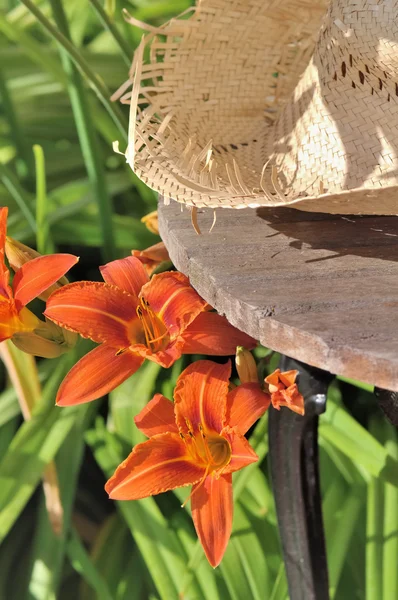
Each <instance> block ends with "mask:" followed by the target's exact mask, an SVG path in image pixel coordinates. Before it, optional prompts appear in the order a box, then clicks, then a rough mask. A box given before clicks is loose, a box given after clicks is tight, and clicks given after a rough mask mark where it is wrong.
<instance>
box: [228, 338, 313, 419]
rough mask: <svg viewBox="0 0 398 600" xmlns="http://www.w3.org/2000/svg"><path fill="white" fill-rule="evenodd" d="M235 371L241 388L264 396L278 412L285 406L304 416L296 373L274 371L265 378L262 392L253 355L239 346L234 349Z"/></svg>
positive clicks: (302, 401)
mask: <svg viewBox="0 0 398 600" xmlns="http://www.w3.org/2000/svg"><path fill="white" fill-rule="evenodd" d="M235 362H236V369H237V371H238V375H239V379H240V381H241V383H242V385H243V386H250V387H252V388H256V389H257V390H259V391H261V393H264V394H266V396H267V397H268V398H269V399H270V402H271V403H272V406H273V407H274V408H276V409H277V410H280V407H281V406H287V407H288V408H290V410H292V411H293V412H296V413H298V414H299V415H303V414H304V398H303V396H302V394H300V392H299V390H298V387H297V384H296V383H294V382H295V381H296V377H297V375H298V371H285V372H284V373H281V371H280V369H276V371H274V372H273V373H271V374H270V375H268V377H266V378H265V380H264V383H265V391H262V388H261V385H260V382H259V380H258V376H257V367H256V363H255V360H254V358H253V355H252V354H251V352H249V350H246V349H245V348H242V347H241V346H239V347H238V348H237V349H236V360H235ZM240 387H242V386H240Z"/></svg>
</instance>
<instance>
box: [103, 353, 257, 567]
mask: <svg viewBox="0 0 398 600" xmlns="http://www.w3.org/2000/svg"><path fill="white" fill-rule="evenodd" d="M230 375H231V365H230V362H229V361H228V363H226V364H223V365H220V364H216V363H214V362H211V361H208V360H201V361H198V362H195V363H193V364H192V365H190V366H189V367H188V368H187V369H185V371H183V373H182V374H181V375H180V377H179V378H178V380H177V384H176V387H175V390H174V404H173V402H171V401H170V400H168V399H167V398H165V397H164V396H162V395H161V394H156V395H155V396H154V397H153V398H152V400H151V401H150V402H149V403H148V404H147V405H146V406H145V407H144V409H143V410H142V411H141V412H140V413H139V415H137V417H136V418H135V423H136V425H137V427H138V428H139V429H140V430H141V431H142V432H143V433H144V434H145V435H146V436H148V437H149V438H150V439H149V440H148V441H146V442H143V443H142V444H138V445H137V446H135V447H134V450H133V451H132V452H131V454H130V455H129V456H128V457H127V458H126V460H125V461H124V462H123V463H122V464H121V465H120V466H119V467H118V468H117V469H116V471H115V473H114V475H113V476H112V477H111V478H110V479H109V481H108V482H107V483H106V486H105V489H106V491H107V492H108V494H109V496H110V498H112V499H114V500H138V499H139V498H145V497H147V496H152V495H155V494H160V493H161V492H166V491H168V490H172V489H174V488H176V487H181V486H187V485H192V486H193V487H192V492H191V494H190V495H189V496H188V498H187V500H186V502H187V501H188V499H190V500H191V508H192V518H193V522H194V525H195V529H196V532H197V534H198V537H199V540H200V542H201V544H202V546H203V549H204V551H205V554H206V556H207V559H208V561H209V562H210V564H211V565H212V566H213V567H216V566H217V565H218V564H219V563H220V562H221V559H222V557H223V554H224V552H225V550H226V547H227V544H228V541H229V538H230V535H231V530H232V517H233V499H232V475H231V474H232V473H233V472H234V471H238V470H239V469H242V468H243V467H246V466H247V465H250V464H251V463H253V462H255V461H256V460H258V456H257V455H256V453H255V452H254V450H253V449H252V447H251V446H250V444H249V442H248V441H247V440H246V438H245V437H244V434H245V433H246V432H247V430H248V429H249V428H250V427H251V426H252V425H253V423H254V422H255V421H256V420H257V419H258V418H259V417H260V416H261V415H262V414H263V413H264V412H265V411H266V410H267V408H268V406H269V397H268V398H267V395H266V394H264V392H261V393H258V392H255V393H252V392H250V391H249V390H246V389H244V388H243V386H239V387H237V388H235V389H234V390H232V391H231V392H228V383H229V377H230ZM184 504H185V503H184Z"/></svg>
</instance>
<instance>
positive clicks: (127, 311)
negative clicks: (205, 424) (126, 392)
mask: <svg viewBox="0 0 398 600" xmlns="http://www.w3.org/2000/svg"><path fill="white" fill-rule="evenodd" d="M100 270H101V273H102V276H103V278H104V280H105V283H97V282H91V281H81V282H77V283H72V284H69V285H67V286H65V287H63V288H61V289H60V290H57V291H56V292H54V293H53V294H52V295H51V297H50V298H49V300H48V302H47V309H46V312H45V315H46V316H47V317H48V318H49V319H51V320H52V321H54V322H55V323H57V324H58V325H60V326H62V327H65V328H67V329H70V330H71V331H75V332H77V333H80V334H81V335H82V336H83V337H88V338H90V339H91V340H93V341H94V342H97V343H99V344H101V345H100V346H99V347H97V348H95V349H94V350H92V351H91V352H89V353H88V354H87V355H86V356H85V357H84V358H82V359H81V360H80V361H79V362H78V363H77V364H76V365H75V366H74V367H73V368H72V369H71V371H70V372H69V373H68V375H67V376H66V378H65V379H64V381H63V383H62V384H61V387H60V389H59V391H58V396H57V403H58V404H59V405H60V406H66V405H71V404H81V403H83V402H89V401H90V400H94V399H96V398H99V397H100V396H103V395H104V394H107V393H108V392H110V391H111V390H113V389H114V388H115V387H116V386H118V385H119V384H120V383H122V382H123V381H124V380H125V379H127V378H128V377H129V376H130V375H132V374H133V373H135V371H137V369H138V368H139V367H140V366H141V365H142V363H143V361H144V360H145V359H146V358H147V359H149V360H152V361H154V362H157V363H158V364H160V365H162V366H163V367H170V366H171V365H172V364H173V363H174V362H175V361H176V360H177V359H178V358H179V357H180V356H181V354H192V353H194V354H210V355H213V356H216V355H221V356H223V355H228V354H232V353H233V352H234V351H235V348H236V346H237V345H238V344H245V345H246V346H251V347H253V346H254V345H255V341H254V340H253V339H252V338H251V337H249V336H248V335H246V334H245V333H242V332H240V331H239V330H238V329H235V327H233V326H232V325H230V324H229V323H228V321H227V320H226V319H225V318H224V317H221V316H219V315H217V314H216V313H212V312H207V311H208V309H209V307H208V305H207V303H206V302H205V301H204V300H203V299H202V298H201V297H200V296H199V295H198V294H197V293H196V292H195V290H194V289H193V288H192V287H191V286H190V284H189V280H188V278H187V277H185V275H183V274H182V273H178V272H165V273H161V274H159V275H154V276H153V277H152V279H151V280H149V277H148V275H147V273H146V271H145V268H144V266H143V265H142V263H141V262H140V260H139V259H138V258H136V257H134V256H129V257H127V258H123V259H121V260H115V261H113V262H111V263H108V264H107V265H105V266H104V267H101V268H100Z"/></svg>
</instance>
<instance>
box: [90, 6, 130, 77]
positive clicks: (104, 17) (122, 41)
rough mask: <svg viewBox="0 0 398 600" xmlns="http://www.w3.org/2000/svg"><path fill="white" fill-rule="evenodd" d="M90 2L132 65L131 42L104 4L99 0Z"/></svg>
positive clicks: (126, 60)
mask: <svg viewBox="0 0 398 600" xmlns="http://www.w3.org/2000/svg"><path fill="white" fill-rule="evenodd" d="M90 2H91V4H92V5H93V8H94V10H95V11H96V12H97V14H98V17H99V19H100V21H101V22H102V24H103V26H104V27H105V29H107V30H108V31H109V32H110V33H111V35H112V36H113V39H114V40H115V42H116V43H117V44H118V46H119V48H120V52H121V54H122V58H123V60H124V62H125V63H126V65H127V66H128V67H130V65H131V61H132V56H131V49H130V46H129V44H128V43H127V42H126V40H125V39H124V37H123V36H122V35H121V34H120V32H119V30H118V28H117V27H116V25H115V24H114V23H113V22H112V20H111V18H110V16H109V15H108V14H107V12H106V11H105V10H104V8H103V7H102V5H101V4H100V3H99V2H98V0H90Z"/></svg>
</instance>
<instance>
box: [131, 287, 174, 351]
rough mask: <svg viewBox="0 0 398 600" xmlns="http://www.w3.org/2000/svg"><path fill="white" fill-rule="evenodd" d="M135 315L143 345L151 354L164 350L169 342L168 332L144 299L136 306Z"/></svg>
mask: <svg viewBox="0 0 398 600" xmlns="http://www.w3.org/2000/svg"><path fill="white" fill-rule="evenodd" d="M137 315H138V318H139V319H140V321H141V325H142V328H143V330H144V335H145V345H146V347H147V348H148V349H149V350H151V352H159V351H160V350H164V349H165V348H166V346H167V345H168V343H169V341H170V337H169V332H168V329H167V327H166V325H165V324H164V323H163V321H162V320H161V319H160V318H159V317H158V316H157V315H156V314H155V313H154V312H153V310H152V309H151V307H150V306H149V303H148V302H147V300H145V298H141V300H140V304H139V305H138V306H137Z"/></svg>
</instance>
